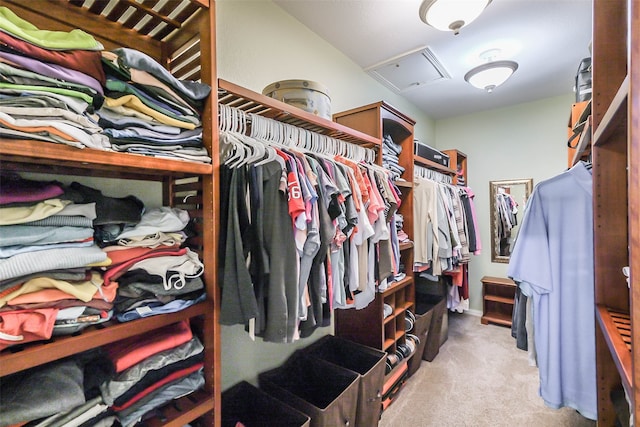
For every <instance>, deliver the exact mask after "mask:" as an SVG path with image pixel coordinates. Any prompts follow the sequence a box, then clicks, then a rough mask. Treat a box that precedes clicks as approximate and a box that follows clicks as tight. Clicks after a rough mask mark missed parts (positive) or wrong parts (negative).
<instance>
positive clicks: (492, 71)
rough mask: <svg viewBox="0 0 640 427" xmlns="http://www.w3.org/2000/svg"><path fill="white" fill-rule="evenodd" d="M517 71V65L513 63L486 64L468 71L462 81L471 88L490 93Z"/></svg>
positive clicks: (497, 62)
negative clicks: (467, 83)
mask: <svg viewBox="0 0 640 427" xmlns="http://www.w3.org/2000/svg"><path fill="white" fill-rule="evenodd" d="M517 69H518V63H517V62H514V61H493V62H487V63H486V64H482V65H479V66H477V67H475V68H472V69H471V70H469V72H467V74H465V75H464V79H465V80H466V81H467V82H469V83H470V84H471V85H472V86H475V87H477V88H478V89H484V90H486V91H487V92H489V93H491V92H493V90H494V89H495V88H497V87H498V86H500V85H501V84H503V83H504V82H506V81H507V79H508V78H509V77H511V74H513V73H514V72H515V71H516V70H517Z"/></svg>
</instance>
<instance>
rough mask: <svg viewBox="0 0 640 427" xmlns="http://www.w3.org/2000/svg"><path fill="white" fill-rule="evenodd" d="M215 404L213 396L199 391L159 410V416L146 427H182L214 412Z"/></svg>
mask: <svg viewBox="0 0 640 427" xmlns="http://www.w3.org/2000/svg"><path fill="white" fill-rule="evenodd" d="M214 404H215V400H214V398H213V397H212V396H210V395H208V394H207V393H206V392H204V391H202V390H199V391H196V392H194V393H192V394H189V395H187V396H183V397H181V398H179V399H176V400H174V401H172V402H170V403H168V404H167V405H165V406H164V407H162V408H159V409H157V410H156V412H157V413H159V415H157V416H156V417H154V418H152V419H150V420H146V421H145V422H144V425H145V427H156V426H157V427H160V426H163V427H182V426H184V425H185V424H188V423H189V421H192V420H194V419H196V418H199V417H201V416H203V415H205V414H206V413H207V412H210V411H213V410H214V407H215V406H214ZM160 414H161V415H160Z"/></svg>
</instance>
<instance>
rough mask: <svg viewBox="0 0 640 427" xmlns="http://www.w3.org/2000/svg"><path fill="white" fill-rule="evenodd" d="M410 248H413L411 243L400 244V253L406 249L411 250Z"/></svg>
mask: <svg viewBox="0 0 640 427" xmlns="http://www.w3.org/2000/svg"><path fill="white" fill-rule="evenodd" d="M411 248H413V242H405V243H400V250H401V251H406V250H407V249H411Z"/></svg>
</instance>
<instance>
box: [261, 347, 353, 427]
mask: <svg viewBox="0 0 640 427" xmlns="http://www.w3.org/2000/svg"><path fill="white" fill-rule="evenodd" d="M358 380H359V377H358V374H356V373H355V372H353V371H350V370H348V369H344V368H341V367H339V366H336V365H334V364H333V363H330V362H327V361H325V360H322V359H318V358H316V357H310V356H307V355H305V354H302V353H299V352H298V353H294V355H293V356H291V357H290V358H289V359H288V360H287V361H286V362H285V363H284V364H283V365H282V366H280V367H277V368H275V369H272V370H270V371H266V372H262V373H260V374H258V381H259V383H260V388H261V389H263V390H264V391H266V392H267V393H269V394H271V395H272V396H273V397H275V398H277V399H278V400H281V401H283V402H285V403H286V404H288V405H291V406H293V407H294V408H296V409H298V410H299V411H302V412H303V413H305V414H307V415H308V416H309V417H310V418H311V426H312V427H323V426H327V427H328V426H331V427H338V426H351V425H353V423H354V422H355V417H356V408H357V404H358Z"/></svg>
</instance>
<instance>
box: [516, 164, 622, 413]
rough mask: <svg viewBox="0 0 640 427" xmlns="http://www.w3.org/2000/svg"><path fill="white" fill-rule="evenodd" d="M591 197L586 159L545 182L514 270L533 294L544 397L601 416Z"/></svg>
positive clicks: (532, 204)
mask: <svg viewBox="0 0 640 427" xmlns="http://www.w3.org/2000/svg"><path fill="white" fill-rule="evenodd" d="M592 199H593V197H592V177H591V172H590V171H589V170H587V169H586V167H585V166H584V164H583V163H578V164H577V165H575V166H574V167H572V168H571V169H570V170H568V171H566V172H564V173H562V174H560V175H558V176H556V177H554V178H551V179H548V180H546V181H544V182H541V183H540V184H538V185H537V186H536V188H535V190H534V192H533V194H532V196H531V199H530V201H529V202H528V203H527V208H526V211H525V216H524V220H523V223H522V225H521V229H520V232H519V236H518V240H517V241H516V245H515V248H514V251H513V254H512V255H511V259H510V262H509V269H508V275H509V277H511V278H513V280H515V281H517V282H520V288H521V290H522V292H523V293H524V294H525V295H527V296H528V297H530V298H532V299H533V316H534V319H533V321H534V331H535V333H534V340H535V349H536V352H537V356H538V366H539V368H540V396H541V397H542V398H543V399H544V401H545V403H546V404H547V405H548V406H550V407H552V408H560V407H563V406H568V407H571V408H574V409H576V410H578V411H579V412H580V413H581V414H582V415H583V416H585V417H587V418H590V419H594V420H595V419H597V395H596V354H595V320H594V319H595V314H594V309H595V305H594V293H593V280H594V279H593V206H592ZM612 249H613V248H612Z"/></svg>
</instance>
